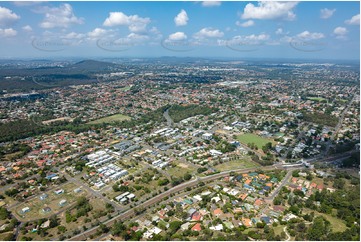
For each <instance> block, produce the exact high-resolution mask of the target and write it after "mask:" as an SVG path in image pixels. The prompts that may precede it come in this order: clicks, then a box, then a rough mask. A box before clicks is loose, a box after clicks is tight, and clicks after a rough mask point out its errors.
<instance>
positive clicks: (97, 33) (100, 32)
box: [87, 28, 110, 39]
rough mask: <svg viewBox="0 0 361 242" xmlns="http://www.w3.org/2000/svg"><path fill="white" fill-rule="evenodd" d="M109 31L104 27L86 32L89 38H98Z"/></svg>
mask: <svg viewBox="0 0 361 242" xmlns="http://www.w3.org/2000/svg"><path fill="white" fill-rule="evenodd" d="M109 32H110V31H109V30H106V29H102V28H95V29H94V30H93V31H91V32H88V34H87V35H88V37H90V38H91V39H96V38H100V37H102V36H105V35H106V34H108V33H109Z"/></svg>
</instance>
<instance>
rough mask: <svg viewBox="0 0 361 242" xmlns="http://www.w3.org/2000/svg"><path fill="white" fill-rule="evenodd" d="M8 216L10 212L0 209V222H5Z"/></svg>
mask: <svg viewBox="0 0 361 242" xmlns="http://www.w3.org/2000/svg"><path fill="white" fill-rule="evenodd" d="M9 216H10V212H9V211H8V210H7V209H6V208H4V207H0V220H5V219H7V218H9Z"/></svg>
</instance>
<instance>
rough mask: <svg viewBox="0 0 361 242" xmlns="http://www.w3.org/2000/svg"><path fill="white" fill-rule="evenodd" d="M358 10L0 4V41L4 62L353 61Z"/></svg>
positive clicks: (286, 5)
mask: <svg viewBox="0 0 361 242" xmlns="http://www.w3.org/2000/svg"><path fill="white" fill-rule="evenodd" d="M85 4H86V7H84V6H85ZM160 5H161V6H162V8H161V9H162V11H159V9H160ZM359 9H360V4H359V2H218V1H213V2H101V3H100V2H1V3H0V13H1V15H0V16H1V17H0V43H1V46H2V48H1V52H2V58H5V59H9V58H12V59H21V58H67V57H69V58H84V59H85V58H97V57H98V58H123V57H125V58H144V57H164V56H175V57H201V58H202V57H203V58H234V59H242V58H268V59H272V58H277V59H279V58H281V59H310V60H311V59H324V60H359V58H360V27H359V24H360V20H359V18H360V15H359Z"/></svg>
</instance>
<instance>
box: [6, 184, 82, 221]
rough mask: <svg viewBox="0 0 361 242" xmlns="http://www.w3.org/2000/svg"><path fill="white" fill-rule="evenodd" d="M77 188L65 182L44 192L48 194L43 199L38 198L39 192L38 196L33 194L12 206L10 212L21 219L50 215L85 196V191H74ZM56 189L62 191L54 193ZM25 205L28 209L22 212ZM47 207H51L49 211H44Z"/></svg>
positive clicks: (27, 219) (26, 219)
mask: <svg viewBox="0 0 361 242" xmlns="http://www.w3.org/2000/svg"><path fill="white" fill-rule="evenodd" d="M75 188H77V186H76V185H75V184H73V183H67V184H65V185H63V186H60V187H58V188H57V189H53V190H51V191H47V192H45V194H47V195H48V197H47V198H45V199H44V200H41V199H40V194H39V195H38V196H35V197H34V198H32V199H30V200H28V201H26V202H23V203H21V204H19V205H17V206H15V207H14V208H12V209H11V210H12V212H13V213H15V214H16V215H17V217H18V218H19V219H20V220H21V221H29V220H34V219H40V218H47V217H50V216H51V215H53V214H55V213H57V212H59V211H61V210H64V209H66V208H69V207H70V206H71V205H73V204H74V203H75V201H76V199H77V197H80V196H86V195H87V192H86V191H85V190H84V189H82V191H81V192H79V193H75V192H74V189H75ZM58 189H63V190H64V193H62V194H59V195H57V194H55V193H54V191H55V190H58ZM64 199H65V200H66V203H65V204H64V205H60V201H61V200H64ZM25 207H29V208H30V211H29V212H26V213H22V212H21V210H22V209H23V208H25ZM45 207H49V208H50V209H51V211H50V212H44V211H43V208H45Z"/></svg>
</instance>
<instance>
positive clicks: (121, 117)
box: [88, 114, 130, 124]
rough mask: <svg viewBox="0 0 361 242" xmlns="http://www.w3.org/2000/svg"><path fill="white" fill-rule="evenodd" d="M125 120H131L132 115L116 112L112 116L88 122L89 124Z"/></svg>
mask: <svg viewBox="0 0 361 242" xmlns="http://www.w3.org/2000/svg"><path fill="white" fill-rule="evenodd" d="M123 120H130V117H129V116H127V115H123V114H115V115H112V116H108V117H104V118H100V119H97V120H93V121H90V122H88V124H101V123H112V122H116V121H123Z"/></svg>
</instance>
